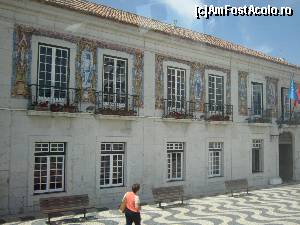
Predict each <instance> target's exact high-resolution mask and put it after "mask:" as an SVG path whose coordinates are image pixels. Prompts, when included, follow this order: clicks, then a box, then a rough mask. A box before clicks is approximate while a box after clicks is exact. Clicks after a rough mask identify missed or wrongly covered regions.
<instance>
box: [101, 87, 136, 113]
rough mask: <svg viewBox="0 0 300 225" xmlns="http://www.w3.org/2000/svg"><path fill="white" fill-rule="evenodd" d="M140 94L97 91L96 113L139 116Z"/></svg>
mask: <svg viewBox="0 0 300 225" xmlns="http://www.w3.org/2000/svg"><path fill="white" fill-rule="evenodd" d="M138 101H139V96H137V95H129V94H117V93H112V94H111V93H105V92H97V93H96V108H95V113H96V114H103V115H120V116H137V115H138V114H139V107H138Z"/></svg>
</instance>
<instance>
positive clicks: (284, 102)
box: [281, 88, 291, 120]
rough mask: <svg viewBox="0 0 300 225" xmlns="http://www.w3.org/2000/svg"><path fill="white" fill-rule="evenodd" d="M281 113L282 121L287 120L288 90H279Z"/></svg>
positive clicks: (289, 104)
mask: <svg viewBox="0 0 300 225" xmlns="http://www.w3.org/2000/svg"><path fill="white" fill-rule="evenodd" d="M281 112H282V119H284V120H289V119H290V112H291V100H290V99H289V89H288V88H281Z"/></svg>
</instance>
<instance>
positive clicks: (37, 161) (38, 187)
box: [34, 142, 66, 193]
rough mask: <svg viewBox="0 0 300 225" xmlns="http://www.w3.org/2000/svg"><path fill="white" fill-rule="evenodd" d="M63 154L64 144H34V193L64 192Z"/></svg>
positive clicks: (64, 150)
mask: <svg viewBox="0 0 300 225" xmlns="http://www.w3.org/2000/svg"><path fill="white" fill-rule="evenodd" d="M65 153H66V143H61V142H58V143H56V142H55V143H54V142H37V143H35V149H34V193H48V192H59V191H64V176H65Z"/></svg>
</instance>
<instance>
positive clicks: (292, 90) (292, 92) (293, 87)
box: [289, 80, 298, 100]
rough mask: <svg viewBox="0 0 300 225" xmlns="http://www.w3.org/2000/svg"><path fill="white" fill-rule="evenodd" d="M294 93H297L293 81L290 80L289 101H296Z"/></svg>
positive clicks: (296, 97)
mask: <svg viewBox="0 0 300 225" xmlns="http://www.w3.org/2000/svg"><path fill="white" fill-rule="evenodd" d="M296 91H297V87H296V83H295V81H294V80H291V83H290V89H289V99H292V100H298V96H297V92H296Z"/></svg>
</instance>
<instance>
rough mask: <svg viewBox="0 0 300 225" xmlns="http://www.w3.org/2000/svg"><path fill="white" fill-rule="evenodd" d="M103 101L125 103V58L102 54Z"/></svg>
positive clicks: (122, 104) (121, 104)
mask: <svg viewBox="0 0 300 225" xmlns="http://www.w3.org/2000/svg"><path fill="white" fill-rule="evenodd" d="M103 57H104V58H103V103H104V104H105V103H118V104H119V106H125V105H126V104H127V64H128V63H127V59H123V58H118V57H113V56H107V55H104V56H103Z"/></svg>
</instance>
